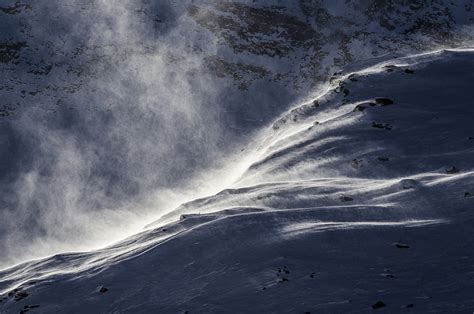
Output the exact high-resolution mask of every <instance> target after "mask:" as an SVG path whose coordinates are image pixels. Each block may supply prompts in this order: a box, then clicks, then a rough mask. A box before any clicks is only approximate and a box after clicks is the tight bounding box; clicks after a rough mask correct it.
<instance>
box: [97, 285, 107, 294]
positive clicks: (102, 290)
mask: <svg viewBox="0 0 474 314" xmlns="http://www.w3.org/2000/svg"><path fill="white" fill-rule="evenodd" d="M107 291H109V289H107V288H106V287H104V286H101V287H100V288H99V292H100V293H106V292H107Z"/></svg>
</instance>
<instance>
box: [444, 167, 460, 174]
mask: <svg viewBox="0 0 474 314" xmlns="http://www.w3.org/2000/svg"><path fill="white" fill-rule="evenodd" d="M458 172H459V169H458V168H456V167H455V166H453V167H451V168H449V169H446V173H447V174H455V173H458Z"/></svg>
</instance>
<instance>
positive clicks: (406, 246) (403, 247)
mask: <svg viewBox="0 0 474 314" xmlns="http://www.w3.org/2000/svg"><path fill="white" fill-rule="evenodd" d="M393 245H394V246H395V247H397V248H399V249H409V248H410V246H409V245H408V244H405V243H400V242H395V243H394V244H393Z"/></svg>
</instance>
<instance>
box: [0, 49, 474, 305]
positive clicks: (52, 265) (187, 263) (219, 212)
mask: <svg viewBox="0 0 474 314" xmlns="http://www.w3.org/2000/svg"><path fill="white" fill-rule="evenodd" d="M473 67H474V52H473V51H472V50H469V49H466V50H445V51H438V52H434V53H429V54H423V55H416V56H410V57H406V58H397V59H393V60H390V61H387V62H384V63H381V64H377V65H374V66H371V67H369V68H364V69H362V70H359V71H356V72H347V73H340V74H338V75H337V76H335V77H333V78H332V79H331V81H330V82H329V83H328V85H327V91H326V92H325V93H323V94H321V95H320V96H319V97H317V99H314V101H311V102H309V103H306V104H303V105H301V106H297V107H295V108H293V109H291V110H290V111H288V112H287V113H284V114H283V115H282V116H281V117H280V118H279V119H278V120H277V121H276V122H275V123H274V124H273V125H272V126H271V127H269V128H268V129H266V130H263V131H262V133H261V134H260V136H259V139H258V140H257V141H256V142H255V143H252V144H250V145H249V146H248V147H247V148H246V149H245V150H244V151H242V152H241V153H240V155H239V156H236V160H237V161H236V164H235V167H236V168H243V169H246V170H245V171H244V172H243V173H242V175H241V177H240V179H239V180H238V181H237V182H235V183H234V184H233V185H232V186H231V187H230V188H229V189H226V190H224V191H222V192H220V193H218V194H216V195H212V196H209V197H206V198H203V199H199V200H195V201H192V202H189V203H186V204H183V205H182V206H180V207H178V208H177V209H176V210H175V211H173V212H171V213H169V214H167V215H166V216H164V217H163V218H162V219H161V220H159V221H157V222H155V223H154V224H152V225H151V226H150V227H149V229H148V230H146V231H143V232H142V233H140V234H137V235H135V236H133V237H130V238H128V239H127V240H125V241H123V242H120V243H117V244H115V245H112V246H110V247H107V248H104V249H102V250H97V251H92V252H88V253H70V254H60V255H56V256H53V257H50V258H47V259H42V260H38V261H32V262H28V263H24V264H21V265H17V266H15V267H12V268H9V269H6V270H4V271H2V272H1V273H0V278H1V281H0V289H1V293H2V297H1V300H2V301H1V302H0V310H1V311H6V312H15V311H16V312H18V311H20V310H22V309H25V310H31V312H34V311H38V312H45V313H46V312H47V313H51V312H65V311H67V312H71V313H74V312H80V311H88V310H90V311H94V312H133V313H136V312H143V313H144V312H150V311H155V312H164V313H176V312H178V313H179V312H185V311H188V312H189V313H202V312H212V313H235V312H249V313H262V312H278V313H295V312H296V313H298V312H300V313H304V312H312V313H313V312H317V313H320V312H323V313H325V312H354V313H357V312H366V311H367V310H370V309H371V307H372V306H375V307H378V306H382V305H385V306H384V307H383V308H382V310H384V309H386V310H387V311H389V312H397V311H405V310H407V311H408V310H410V311H413V310H414V311H419V312H449V313H452V312H466V311H471V310H472V308H473V307H474V298H473V296H472V293H471V291H472V290H473V288H474V269H473V265H474V264H473V258H474V256H473V254H474V253H473V252H474V243H473V241H472V234H473V222H474V221H473V219H474V212H473V211H472V209H473V205H474V190H472V187H473V183H474V169H473V164H472V162H473V160H474V158H473V157H474V156H473V155H474V127H473V126H472V124H471V123H470V120H471V117H472V116H473V115H474V107H473V106H472V104H473V98H472V92H471V90H472V87H473V83H472V82H474V77H473V72H472V69H473ZM239 161H240V162H239ZM178 218H180V219H179V221H175V220H177V219H178ZM169 221H171V222H169ZM378 301H380V302H381V303H380V302H379V303H377V302H378ZM376 304H378V305H376Z"/></svg>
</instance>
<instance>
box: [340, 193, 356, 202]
mask: <svg viewBox="0 0 474 314" xmlns="http://www.w3.org/2000/svg"><path fill="white" fill-rule="evenodd" d="M339 199H340V200H341V202H352V201H353V200H354V199H353V198H352V197H349V196H345V195H341V196H339Z"/></svg>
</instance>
